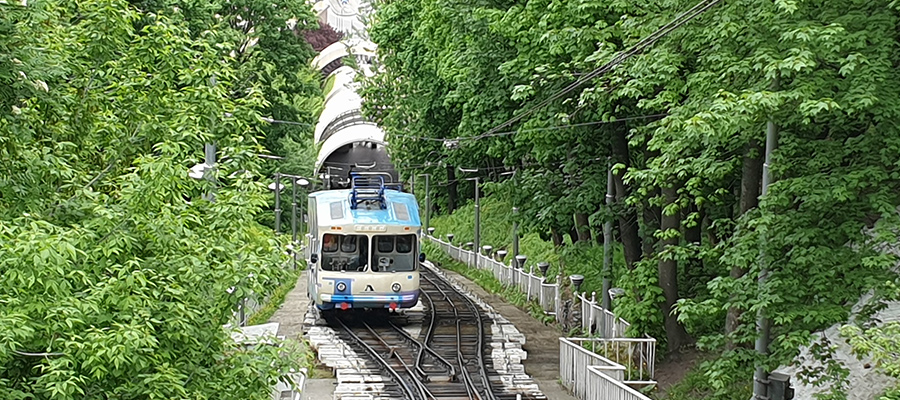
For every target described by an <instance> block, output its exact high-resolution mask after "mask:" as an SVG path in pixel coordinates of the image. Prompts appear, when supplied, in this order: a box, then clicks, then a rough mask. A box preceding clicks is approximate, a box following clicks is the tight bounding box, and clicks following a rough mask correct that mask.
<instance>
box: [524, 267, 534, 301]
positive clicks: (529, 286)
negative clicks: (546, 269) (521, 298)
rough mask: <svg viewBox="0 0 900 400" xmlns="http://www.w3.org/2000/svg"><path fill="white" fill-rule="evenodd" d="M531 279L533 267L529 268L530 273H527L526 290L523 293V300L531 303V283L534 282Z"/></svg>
mask: <svg viewBox="0 0 900 400" xmlns="http://www.w3.org/2000/svg"><path fill="white" fill-rule="evenodd" d="M533 278H534V265H532V266H531V272H530V273H529V277H528V290H527V291H526V292H525V293H526V294H525V299H527V300H528V301H531V281H533V280H534V279H533Z"/></svg>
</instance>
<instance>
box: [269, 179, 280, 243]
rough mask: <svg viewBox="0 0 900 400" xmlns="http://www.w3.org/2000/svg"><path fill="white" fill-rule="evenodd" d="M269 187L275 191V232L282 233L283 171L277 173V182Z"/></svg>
mask: <svg viewBox="0 0 900 400" xmlns="http://www.w3.org/2000/svg"><path fill="white" fill-rule="evenodd" d="M269 189H271V190H272V191H274V192H275V234H276V235H280V234H281V189H282V187H281V173H280V172H276V173H275V182H274V183H273V184H271V185H269Z"/></svg>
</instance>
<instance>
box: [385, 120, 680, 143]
mask: <svg viewBox="0 0 900 400" xmlns="http://www.w3.org/2000/svg"><path fill="white" fill-rule="evenodd" d="M668 115H669V114H668V113H660V114H648V115H638V116H634V117H625V118H618V119H614V120H609V121H590V122H579V123H575V124H566V125H555V126H547V127H542V128H531V129H519V130H516V131H505V132H495V133H492V134H489V135H488V134H482V135H478V136H470V137H458V138H452V139H448V138H432V137H422V136H411V135H396V134H392V135H390V136H393V137H402V138H407V139H418V140H430V141H435V142H461V141H468V140H479V139H484V138H487V137H499V136H508V135H515V134H518V133H527V132H541V131H557V130H563V129H569V128H577V127H581V126H591V125H605V124H615V123H619V122H625V121H633V120H638V119H650V118H661V117H665V116H668Z"/></svg>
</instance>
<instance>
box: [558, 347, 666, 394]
mask: <svg viewBox="0 0 900 400" xmlns="http://www.w3.org/2000/svg"><path fill="white" fill-rule="evenodd" d="M587 342H589V343H590V344H591V347H592V349H591V350H589V349H587V348H585V346H584V345H585V344H586V343H587ZM655 345H656V340H655V339H624V338H622V339H585V338H559V378H560V381H561V382H562V385H563V386H565V387H566V388H567V389H569V390H570V391H572V394H574V395H575V398H577V399H581V400H610V399H617V400H618V399H624V400H649V398H648V397H646V396H644V395H643V394H641V393H640V392H638V391H636V390H634V389H633V388H632V387H630V386H628V385H641V386H645V385H652V384H655V383H656V382H655V381H653V366H654V363H653V357H655V355H656V354H655V351H656V346H655ZM597 348H600V349H602V350H603V353H602V355H601V354H598V352H597V351H596V350H597ZM645 357H649V359H646V358H645Z"/></svg>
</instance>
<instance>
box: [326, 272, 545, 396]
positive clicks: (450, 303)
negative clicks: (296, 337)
mask: <svg viewBox="0 0 900 400" xmlns="http://www.w3.org/2000/svg"><path fill="white" fill-rule="evenodd" d="M420 287H421V294H422V295H421V299H422V303H423V305H424V306H425V310H424V315H423V318H422V326H421V328H422V329H421V331H419V332H418V334H417V335H411V334H410V333H408V332H407V331H406V330H405V329H404V328H403V327H402V326H401V325H402V322H401V321H402V317H400V316H397V315H396V314H387V313H372V312H369V313H338V314H334V315H331V316H329V317H328V320H329V325H331V326H333V327H334V328H335V329H336V330H337V333H338V335H339V336H340V337H341V338H342V339H343V340H344V341H345V343H347V344H348V345H349V346H350V347H351V348H353V349H354V350H355V351H356V352H357V353H358V354H365V355H366V356H367V359H368V360H367V367H368V368H369V369H371V370H379V371H381V372H382V375H383V377H384V382H383V383H384V385H383V387H382V389H381V390H382V394H381V395H382V396H385V397H390V398H397V399H409V400H462V399H468V400H516V399H523V400H526V399H535V400H536V399H544V398H545V397H543V396H533V394H529V393H525V394H523V393H514V392H510V391H507V390H504V389H503V388H504V385H503V383H502V378H501V377H500V376H499V374H498V373H497V372H496V371H495V370H494V368H493V365H492V362H491V360H490V358H487V359H486V358H485V354H491V351H492V350H491V346H490V345H489V339H490V338H489V334H490V332H491V329H490V327H491V325H492V324H493V321H492V320H491V319H490V318H489V317H487V316H486V315H485V313H484V312H483V311H482V310H481V308H480V307H479V306H478V305H477V304H475V303H474V302H473V301H472V299H470V298H469V297H468V296H467V295H465V294H463V293H461V292H460V291H458V290H457V289H456V288H454V287H453V285H451V284H450V283H449V282H447V281H445V280H444V279H443V278H441V277H440V276H438V275H437V274H435V273H434V272H432V271H430V270H428V269H423V270H422V280H421V284H420Z"/></svg>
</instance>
